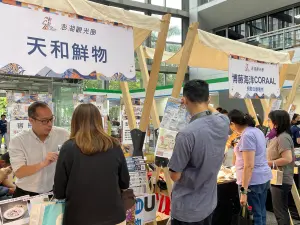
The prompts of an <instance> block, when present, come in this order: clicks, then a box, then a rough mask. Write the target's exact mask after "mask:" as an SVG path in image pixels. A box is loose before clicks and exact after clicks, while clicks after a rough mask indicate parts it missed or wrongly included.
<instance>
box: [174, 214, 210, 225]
mask: <svg viewBox="0 0 300 225" xmlns="http://www.w3.org/2000/svg"><path fill="white" fill-rule="evenodd" d="M171 225H212V214H211V215H210V216H209V217H207V218H206V219H205V220H202V221H199V222H193V223H188V222H182V221H179V220H176V219H173V218H172V220H171Z"/></svg>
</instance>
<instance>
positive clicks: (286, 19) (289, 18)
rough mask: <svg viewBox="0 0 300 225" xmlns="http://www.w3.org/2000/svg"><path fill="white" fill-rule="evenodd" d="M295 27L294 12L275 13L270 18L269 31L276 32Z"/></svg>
mask: <svg viewBox="0 0 300 225" xmlns="http://www.w3.org/2000/svg"><path fill="white" fill-rule="evenodd" d="M292 25H293V10H292V9H290V10H286V11H282V12H278V13H274V14H272V15H270V16H269V31H275V30H279V29H282V28H286V27H290V26H292Z"/></svg>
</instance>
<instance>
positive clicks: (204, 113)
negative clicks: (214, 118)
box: [190, 110, 211, 123]
mask: <svg viewBox="0 0 300 225" xmlns="http://www.w3.org/2000/svg"><path fill="white" fill-rule="evenodd" d="M210 115H211V111H208V110H206V111H204V112H201V113H198V114H196V115H195V116H193V117H192V119H191V121H190V123H191V122H193V121H195V120H197V119H199V118H201V117H204V116H210Z"/></svg>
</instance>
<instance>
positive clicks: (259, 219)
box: [248, 182, 270, 225]
mask: <svg viewBox="0 0 300 225" xmlns="http://www.w3.org/2000/svg"><path fill="white" fill-rule="evenodd" d="M269 188H270V182H267V183H265V184H259V185H251V186H249V188H248V189H249V190H250V192H249V193H248V204H249V206H252V212H253V218H254V225H266V220H267V210H266V201H267V194H268V190H269Z"/></svg>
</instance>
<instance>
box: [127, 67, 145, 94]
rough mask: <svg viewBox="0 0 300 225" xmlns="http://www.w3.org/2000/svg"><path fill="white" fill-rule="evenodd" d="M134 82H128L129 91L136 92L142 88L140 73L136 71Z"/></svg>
mask: <svg viewBox="0 0 300 225" xmlns="http://www.w3.org/2000/svg"><path fill="white" fill-rule="evenodd" d="M135 75H136V82H128V87H129V90H136V89H140V88H142V73H141V72H140V71H136V73H135Z"/></svg>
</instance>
